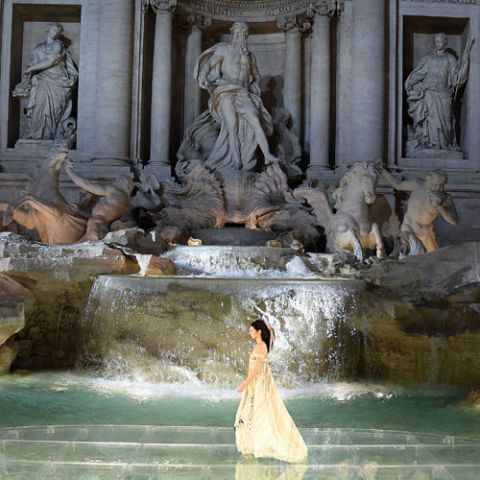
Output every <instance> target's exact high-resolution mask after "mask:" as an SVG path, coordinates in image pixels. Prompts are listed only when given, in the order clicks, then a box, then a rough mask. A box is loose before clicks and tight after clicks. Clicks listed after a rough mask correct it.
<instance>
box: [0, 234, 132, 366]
mask: <svg viewBox="0 0 480 480" xmlns="http://www.w3.org/2000/svg"><path fill="white" fill-rule="evenodd" d="M139 270H140V267H139V265H138V262H137V261H136V260H135V259H134V258H129V257H127V256H126V255H125V254H123V253H122V252H121V251H120V250H117V249H113V248H110V247H108V246H106V245H105V244H104V243H102V242H96V243H84V244H72V245H45V244H42V243H37V242H31V241H28V240H26V239H24V238H23V237H21V236H19V235H16V234H13V233H10V232H3V233H0V294H1V295H2V296H3V298H8V299H13V298H15V299H16V302H17V303H12V301H13V300H9V302H10V303H9V304H7V305H6V306H5V308H3V309H0V345H1V344H2V343H3V342H2V338H1V328H2V327H1V326H2V325H3V323H5V325H14V330H15V329H16V330H15V331H12V330H10V332H11V333H10V335H9V336H10V337H11V335H13V334H14V333H16V332H19V333H18V334H17V335H16V339H17V340H18V342H16V343H15V344H14V340H13V339H12V340H9V341H8V342H7V343H5V344H4V345H3V346H2V347H0V348H1V350H0V371H1V370H2V365H3V366H4V367H3V370H4V371H5V370H8V367H7V365H8V366H9V365H10V363H11V361H12V360H13V358H15V355H16V352H17V350H18V357H17V359H16V365H17V366H21V367H29V368H30V367H64V366H71V365H73V364H74V362H75V359H76V356H77V353H76V348H77V341H76V340H75V336H76V334H77V333H78V329H79V322H80V319H81V315H82V312H83V310H84V308H85V305H86V303H87V299H88V296H89V294H90V289H91V287H92V284H93V282H94V280H95V278H96V277H97V276H98V275H101V274H122V275H124V274H130V273H136V272H138V271H139ZM12 305H13V306H12ZM20 305H21V306H20ZM23 305H24V307H23ZM9 308H13V309H14V310H15V308H17V309H22V316H23V308H24V316H25V319H24V325H25V328H23V326H24V325H23V324H20V323H19V321H15V322H13V324H12V322H11V321H10V320H9V318H11V316H9V315H10V314H9V313H8V311H9V310H8V309H9ZM6 312H7V313H6ZM17 327H18V329H17ZM22 328H23V330H22Z"/></svg>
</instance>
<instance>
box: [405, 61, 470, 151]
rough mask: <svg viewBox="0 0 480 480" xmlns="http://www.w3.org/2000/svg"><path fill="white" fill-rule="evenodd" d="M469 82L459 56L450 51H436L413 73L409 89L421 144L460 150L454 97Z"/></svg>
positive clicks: (408, 82)
mask: <svg viewBox="0 0 480 480" xmlns="http://www.w3.org/2000/svg"><path fill="white" fill-rule="evenodd" d="M465 81H466V76H465V73H464V72H462V69H461V68H460V65H459V63H458V62H457V59H456V58H455V56H454V55H452V54H451V53H448V52H443V53H441V54H439V53H437V52H432V53H431V54H429V55H427V56H426V57H424V58H422V60H420V62H419V64H418V65H417V66H416V67H415V68H414V70H413V71H412V73H410V75H409V76H408V78H407V80H406V82H405V88H406V90H407V93H408V114H409V115H410V117H411V118H412V120H413V133H414V137H415V142H416V146H417V147H419V148H429V149H430V148H431V149H440V150H458V146H457V143H456V138H455V124H454V119H453V96H454V92H455V90H456V89H458V88H459V87H460V86H461V85H462V84H463V83H465Z"/></svg>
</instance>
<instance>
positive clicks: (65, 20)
mask: <svg viewBox="0 0 480 480" xmlns="http://www.w3.org/2000/svg"><path fill="white" fill-rule="evenodd" d="M80 18H81V6H80V5H22V4H15V5H13V19H12V38H14V39H15V41H12V42H11V45H10V49H11V55H10V58H11V65H10V89H9V90H10V94H11V92H12V90H13V89H14V88H15V85H16V84H17V83H18V82H20V80H21V78H22V72H23V70H24V69H25V67H26V66H27V64H28V62H29V60H30V58H31V55H32V53H33V50H34V48H35V46H36V45H38V44H39V43H42V42H44V41H45V39H46V29H47V25H48V24H49V23H50V22H59V23H61V24H62V25H63V28H64V32H63V36H64V37H65V38H66V39H67V41H68V42H70V43H71V44H70V46H69V50H70V53H71V56H72V59H73V61H74V62H75V64H76V66H77V68H79V67H80V63H79V62H80ZM77 92H78V89H77V87H75V89H74V92H73V110H72V116H73V117H75V118H78V115H77V105H78V93H77ZM8 102H9V114H8V138H7V147H8V148H14V147H15V146H16V144H17V142H18V140H19V139H21V138H22V137H23V135H24V133H25V131H26V130H27V128H28V119H27V118H26V116H25V115H24V113H23V111H24V107H25V103H26V100H24V99H19V98H13V97H12V96H11V95H9V99H8Z"/></svg>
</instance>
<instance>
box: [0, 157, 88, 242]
mask: <svg viewBox="0 0 480 480" xmlns="http://www.w3.org/2000/svg"><path fill="white" fill-rule="evenodd" d="M67 156H68V150H67V149H65V148H54V149H52V150H51V152H50V153H49V154H48V156H47V158H46V159H45V160H44V161H43V160H42V161H41V162H40V164H39V166H38V167H37V169H36V171H35V172H34V174H33V175H32V178H31V180H30V182H29V184H28V186H27V188H26V191H25V192H24V194H23V195H22V196H21V197H20V198H19V199H18V200H17V201H16V202H15V204H14V205H8V204H7V203H0V210H3V211H4V212H6V214H5V215H4V217H3V223H4V224H8V223H10V222H12V221H13V220H14V221H16V222H17V223H18V224H20V225H22V226H23V227H25V228H28V229H31V230H36V231H37V232H38V235H39V237H40V240H41V241H42V242H44V243H73V242H77V241H78V240H79V239H80V238H81V237H82V235H83V234H84V232H85V227H86V224H87V220H86V219H85V218H84V216H83V215H82V213H81V212H80V210H79V209H78V207H77V206H76V205H73V204H71V203H70V202H68V201H67V200H66V199H65V198H64V196H63V195H62V193H61V192H60V189H59V174H60V170H61V168H62V167H63V165H64V163H65V161H66V159H67Z"/></svg>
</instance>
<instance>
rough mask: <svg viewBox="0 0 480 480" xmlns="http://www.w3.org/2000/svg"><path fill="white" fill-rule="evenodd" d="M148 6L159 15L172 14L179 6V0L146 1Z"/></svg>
mask: <svg viewBox="0 0 480 480" xmlns="http://www.w3.org/2000/svg"><path fill="white" fill-rule="evenodd" d="M146 2H148V6H150V7H151V9H152V10H153V11H154V12H155V13H157V14H159V13H160V14H162V13H172V12H173V11H174V10H175V7H176V6H177V0H146Z"/></svg>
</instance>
